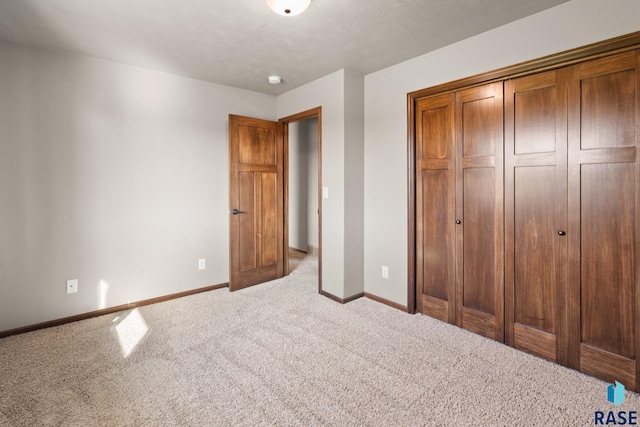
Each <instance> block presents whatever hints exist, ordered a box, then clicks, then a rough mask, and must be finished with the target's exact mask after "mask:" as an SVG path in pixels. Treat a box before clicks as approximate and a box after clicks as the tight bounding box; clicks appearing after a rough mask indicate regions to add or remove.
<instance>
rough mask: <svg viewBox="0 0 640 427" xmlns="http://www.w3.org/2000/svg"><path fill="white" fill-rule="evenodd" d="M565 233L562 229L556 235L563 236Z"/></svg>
mask: <svg viewBox="0 0 640 427" xmlns="http://www.w3.org/2000/svg"><path fill="white" fill-rule="evenodd" d="M566 234H567V233H566V232H564V231H558V236H565V235H566Z"/></svg>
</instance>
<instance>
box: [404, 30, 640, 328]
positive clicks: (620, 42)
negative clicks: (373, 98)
mask: <svg viewBox="0 0 640 427" xmlns="http://www.w3.org/2000/svg"><path fill="white" fill-rule="evenodd" d="M638 47H640V31H637V32H635V33H631V34H627V35H623V36H620V37H615V38H612V39H608V40H604V41H601V42H597V43H593V44H589V45H586V46H582V47H578V48H576V49H571V50H567V51H563V52H559V53H555V54H552V55H548V56H544V57H542V58H537V59H533V60H530V61H526V62H522V63H519V64H515V65H512V66H508V67H504V68H499V69H497V70H494V71H489V72H487V73H482V74H476V75H474V76H471V77H466V78H463V79H459V80H455V81H452V82H448V83H444V84H441V85H437V86H433V87H430V88H426V89H420V90H417V91H414V92H410V93H408V94H407V163H408V165H407V191H408V196H407V198H408V200H407V210H408V212H407V216H408V218H407V220H408V236H407V246H408V247H407V252H408V257H407V258H408V268H407V276H408V277H407V290H408V292H407V311H408V312H409V313H411V314H415V312H416V261H417V260H416V220H417V218H416V183H415V172H416V169H415V159H416V145H415V144H416V135H415V132H416V129H415V107H416V103H417V102H418V101H419V100H420V98H424V97H427V96H431V95H436V94H443V93H446V92H453V91H457V90H460V89H463V88H468V87H472V86H478V85H481V84H486V83H492V82H497V81H504V80H507V79H509V78H515V77H522V76H526V75H530V74H534V73H538V72H541V71H549V70H553V69H557V68H560V67H563V66H568V65H573V64H576V63H578V62H583V61H587V60H590V59H596V58H600V57H605V56H610V55H615V54H618V53H622V52H627V51H630V50H633V49H637V48H638ZM639 329H640V328H639ZM638 333H639V334H640V330H639V331H638Z"/></svg>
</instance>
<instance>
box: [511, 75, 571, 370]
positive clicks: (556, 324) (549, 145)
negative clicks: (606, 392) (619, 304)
mask: <svg viewBox="0 0 640 427" xmlns="http://www.w3.org/2000/svg"><path fill="white" fill-rule="evenodd" d="M563 83H565V76H564V74H563V73H561V72H558V71H549V72H546V73H541V74H536V75H532V76H527V77H522V78H519V79H515V80H510V81H508V82H506V83H505V203H506V204H505V235H506V237H505V298H506V301H505V304H506V313H505V319H506V320H505V333H506V342H507V343H508V344H509V345H512V346H514V347H516V348H519V349H522V350H525V351H528V352H530V353H533V354H536V355H538V356H541V357H544V358H546V359H549V360H553V361H562V360H563V359H566V356H563V354H566V351H565V352H562V351H560V352H559V351H558V350H559V347H561V346H562V345H563V343H564V342H565V341H566V322H565V319H564V318H563V317H562V315H561V313H562V308H563V306H562V302H563V301H564V298H565V295H564V293H563V292H564V290H565V287H564V286H563V284H564V283H565V281H566V274H565V271H566V270H565V269H564V267H563V266H564V263H565V262H566V239H562V238H561V237H560V236H559V235H558V231H560V230H566V166H565V165H566V144H567V138H566V101H565V98H566V90H565V89H564V85H563ZM558 336H560V339H559V338H558ZM559 353H560V357H558V355H559Z"/></svg>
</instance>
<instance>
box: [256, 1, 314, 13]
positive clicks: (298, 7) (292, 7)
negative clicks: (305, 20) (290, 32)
mask: <svg viewBox="0 0 640 427" xmlns="http://www.w3.org/2000/svg"><path fill="white" fill-rule="evenodd" d="M264 1H265V2H266V3H267V4H268V5H269V7H270V8H271V10H273V11H274V12H275V13H277V14H278V15H282V16H296V15H299V14H301V13H302V12H304V11H305V9H306V8H307V7H309V4H310V3H311V0H264Z"/></svg>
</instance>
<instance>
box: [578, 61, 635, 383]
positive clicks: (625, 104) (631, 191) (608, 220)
mask: <svg viewBox="0 0 640 427" xmlns="http://www.w3.org/2000/svg"><path fill="white" fill-rule="evenodd" d="M637 58H638V55H637V53H635V52H628V53H623V54H619V55H613V56H610V57H606V58H602V59H598V60H594V61H589V62H585V63H583V64H579V65H576V66H574V67H572V68H573V70H572V78H571V80H570V85H569V94H568V99H569V120H568V123H569V128H568V129H569V143H568V153H569V154H568V156H569V157H568V158H569V162H568V167H569V181H568V183H569V211H570V216H569V228H570V233H571V235H572V240H571V241H570V248H569V262H568V270H569V280H570V283H571V286H572V287H573V289H572V297H571V306H570V309H571V314H570V325H569V328H570V336H571V343H570V350H571V353H570V358H569V360H570V362H571V363H572V366H573V367H576V368H579V369H580V370H582V371H583V372H586V373H589V374H592V375H597V376H599V377H600V378H603V379H609V378H610V377H611V375H615V376H617V377H618V378H624V381H627V382H628V384H630V385H628V384H627V383H625V385H627V386H628V387H630V388H634V387H636V386H637V384H638V382H637V378H638V375H639V372H638V345H639V343H638V330H637V329H638V321H639V319H638V314H639V313H638V289H637V287H638V266H637V256H638V253H637V248H638V241H639V240H638V214H637V212H638V182H639V181H638V161H637V158H638V153H637V146H638V129H637V118H638V117H639V112H638V103H639V99H638V93H637V89H636V85H637V82H638V76H637V69H638V59H637ZM630 123H632V124H630ZM618 381H621V379H618Z"/></svg>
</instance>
